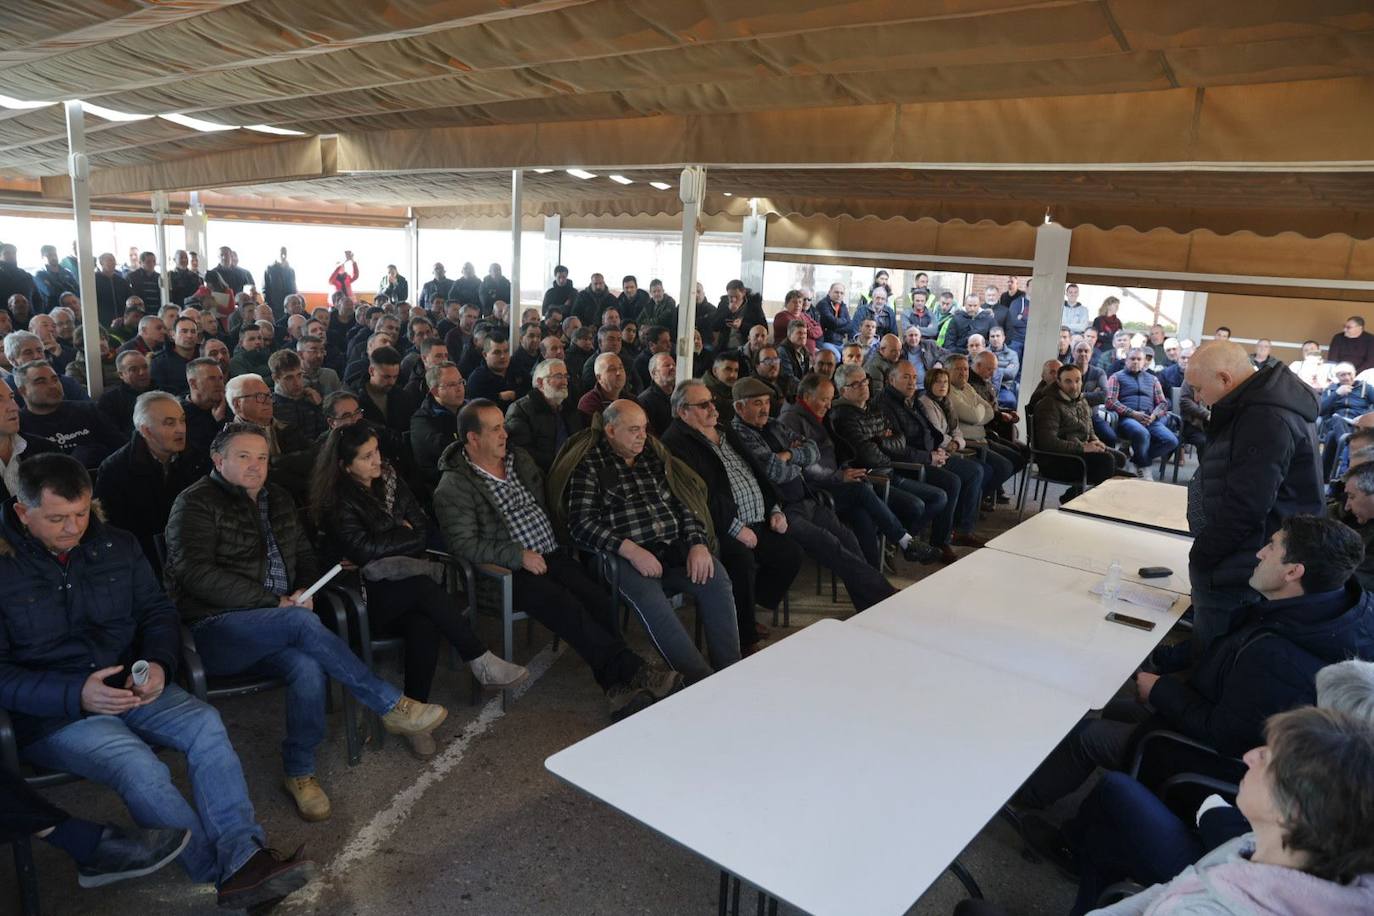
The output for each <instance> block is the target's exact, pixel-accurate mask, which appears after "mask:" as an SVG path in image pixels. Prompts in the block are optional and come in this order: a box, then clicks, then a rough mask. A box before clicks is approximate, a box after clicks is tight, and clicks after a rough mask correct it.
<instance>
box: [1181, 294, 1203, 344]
mask: <svg viewBox="0 0 1374 916" xmlns="http://www.w3.org/2000/svg"><path fill="white" fill-rule="evenodd" d="M1206 322H1207V294H1206V293H1188V292H1185V293H1184V294H1183V312H1182V314H1181V315H1179V316H1178V338H1179V340H1182V339H1183V338H1185V337H1186V338H1188V339H1189V340H1191V341H1192V342H1193V343H1195V344H1200V343H1202V333H1203V331H1204V330H1205V329H1206V327H1207V324H1206Z"/></svg>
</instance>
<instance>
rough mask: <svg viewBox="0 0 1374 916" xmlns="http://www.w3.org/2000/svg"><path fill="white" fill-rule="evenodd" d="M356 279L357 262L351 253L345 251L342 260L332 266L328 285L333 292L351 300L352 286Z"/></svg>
mask: <svg viewBox="0 0 1374 916" xmlns="http://www.w3.org/2000/svg"><path fill="white" fill-rule="evenodd" d="M357 279H358V262H357V261H355V260H353V252H351V251H345V252H344V257H343V260H342V261H340V262H339V263H338V264H335V265H334V269H333V270H332V271H331V272H330V274H329V285H330V286H332V287H334V291H335V292H340V293H343V294H344V295H345V296H347V297H348V298H350V299H352V298H353V284H354V283H355V282H356V281H357Z"/></svg>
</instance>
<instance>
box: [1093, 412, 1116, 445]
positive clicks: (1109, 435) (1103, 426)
mask: <svg viewBox="0 0 1374 916" xmlns="http://www.w3.org/2000/svg"><path fill="white" fill-rule="evenodd" d="M1093 432H1095V433H1097V438H1099V439H1101V440H1102V441H1103V442H1105V443H1107V447H1108V448H1115V447H1116V442H1117V439H1116V430H1115V429H1113V428H1112V425H1111V424H1110V423H1108V422H1107V421H1106V420H1104V419H1102V418H1101V417H1099V416H1098V415H1097V411H1093Z"/></svg>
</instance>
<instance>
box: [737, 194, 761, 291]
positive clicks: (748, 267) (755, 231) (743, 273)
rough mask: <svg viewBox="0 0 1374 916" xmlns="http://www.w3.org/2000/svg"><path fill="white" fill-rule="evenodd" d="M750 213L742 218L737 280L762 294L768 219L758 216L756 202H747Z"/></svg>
mask: <svg viewBox="0 0 1374 916" xmlns="http://www.w3.org/2000/svg"><path fill="white" fill-rule="evenodd" d="M749 206H750V208H751V211H752V212H751V213H750V215H749V216H746V217H745V218H744V225H743V226H742V227H741V233H740V249H739V255H740V264H739V278H740V281H741V282H743V283H744V285H745V287H747V288H748V289H750V290H753V291H754V292H756V293H762V292H763V249H764V246H765V244H766V239H767V235H768V217H766V216H759V211H758V201H757V200H751V201H749Z"/></svg>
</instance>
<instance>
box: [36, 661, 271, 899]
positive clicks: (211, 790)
mask: <svg viewBox="0 0 1374 916" xmlns="http://www.w3.org/2000/svg"><path fill="white" fill-rule="evenodd" d="M149 745H159V746H162V747H170V748H172V749H173V750H177V751H180V752H181V753H183V754H185V755H186V767H187V770H188V771H189V773H190V777H191V796H192V798H193V799H194V802H195V807H194V808H192V807H191V805H189V804H187V802H186V799H185V798H183V797H182V795H181V793H180V792H178V791H177V788H176V786H174V785H172V776H171V773H169V772H168V771H167V765H166V764H165V763H163V762H162V761H161V760H159V759H158V757H157V755H156V754H154V753H153V749H152V748H151V747H149ZM24 757H25V759H27V760H28V761H29V762H30V763H34V764H36V765H38V766H40V767H47V768H49V769H53V770H65V771H66V772H68V773H75V774H76V775H78V776H82V777H84V778H86V779H89V780H91V781H92V782H98V783H101V784H102V785H107V786H109V787H110V788H112V789H114V790H115V792H117V793H119V797H120V798H122V799H123V800H124V804H125V805H127V806H128V808H129V813H130V814H132V815H133V818H134V821H135V822H136V823H138V824H139V825H140V826H143V827H169V828H180V829H189V830H190V831H191V842H190V843H189V844H188V845H187V846H186V849H185V851H183V852H182V854H181V856H180V858H181V864H182V867H183V868H185V869H186V873H187V874H189V875H190V876H191V878H192V880H195V881H214V882H217V883H218V882H222V881H224V880H226V879H227V878H228V877H229V876H230V875H232V874H233V873H234V872H236V871H238V870H239V869H240V868H242V867H243V864H244V863H245V862H247V861H248V859H249V858H251V857H252V855H253V854H254V853H256V852H257V851H258V849H259V848H261V847H262V846H263V845H265V844H266V841H267V835H266V833H265V832H264V831H263V829H262V827H261V826H259V825H258V824H257V822H256V821H255V820H254V815H253V803H252V802H250V801H249V800H248V785H247V784H246V783H245V782H244V779H243V769H242V767H240V766H239V758H238V755H236V754H235V753H234V748H233V746H232V745H230V743H229V736H228V735H226V734H225V732H224V723H223V722H221V721H220V718H219V713H217V712H216V711H215V710H214V709H213V708H212V707H211V706H209V705H207V704H205V703H202V702H200V701H199V700H197V699H196V698H195V697H193V696H191V695H190V694H189V693H187V692H186V691H184V690H182V689H181V688H180V687H178V686H177V685H175V684H168V685H167V688H166V689H165V690H163V691H162V695H161V696H159V697H158V698H157V699H156V700H154V701H153V702H151V703H149V704H148V705H147V706H140V707H138V708H137V709H132V710H130V711H129V712H126V713H124V714H123V715H120V716H97V715H92V716H87V717H86V718H84V719H81V720H79V721H76V722H73V723H71V724H70V725H65V726H63V727H62V728H60V729H58V730H57V731H55V732H53V733H52V734H50V735H48V736H47V737H45V738H42V739H40V740H38V741H36V742H34V743H33V744H30V745H29V746H28V747H27V748H25V750H24Z"/></svg>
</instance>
